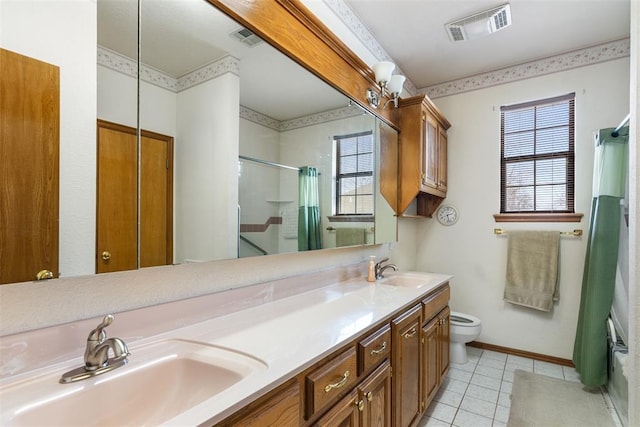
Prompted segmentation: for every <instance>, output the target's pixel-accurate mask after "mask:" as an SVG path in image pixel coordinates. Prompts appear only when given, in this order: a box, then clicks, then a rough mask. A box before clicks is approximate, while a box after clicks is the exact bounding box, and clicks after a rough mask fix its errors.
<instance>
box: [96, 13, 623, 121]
mask: <svg viewBox="0 0 640 427" xmlns="http://www.w3.org/2000/svg"><path fill="white" fill-rule="evenodd" d="M308 1H322V0H308ZM629 2H630V0H510V2H509V3H510V5H511V18H512V22H513V24H512V25H511V26H510V27H507V28H505V29H503V30H501V31H498V32H496V33H494V34H491V35H489V36H485V37H483V38H479V39H476V40H469V41H464V42H458V43H453V42H451V41H449V37H448V35H447V32H446V31H445V28H444V24H445V23H447V22H451V21H453V20H457V19H460V18H464V17H465V16H467V15H470V14H473V13H477V12H480V11H483V10H485V9H489V8H493V7H496V6H500V5H502V4H504V1H502V0H344V1H342V0H332V1H328V0H327V1H326V4H327V5H329V7H331V5H335V4H338V5H342V6H345V5H346V8H344V9H343V12H344V11H346V13H347V14H349V15H350V16H351V17H352V18H353V17H357V18H359V20H360V21H361V23H359V22H358V21H357V19H356V20H353V19H351V20H345V19H344V17H343V21H345V22H351V25H352V26H353V25H357V26H359V27H360V28H359V29H360V30H363V29H364V34H365V37H363V36H362V34H363V32H362V31H360V33H359V34H361V35H360V38H361V39H362V40H363V43H364V44H366V43H375V41H377V42H378V43H379V45H378V46H377V48H378V49H377V51H378V52H382V56H386V55H388V56H389V57H390V58H391V60H392V61H394V62H395V63H396V64H397V65H398V66H399V68H400V70H401V72H402V73H403V74H405V75H406V76H407V78H408V79H409V80H410V82H411V83H412V84H413V86H414V87H415V88H417V89H418V92H426V91H425V90H423V89H425V88H427V87H429V86H432V85H435V84H439V83H444V82H448V81H452V80H456V79H460V78H463V77H469V76H473V75H477V74H479V73H485V72H489V71H493V70H498V69H501V68H504V67H508V66H512V65H516V64H522V63H524V62H528V61H531V60H536V59H541V58H547V57H550V56H554V55H557V54H561V53H566V52H570V51H573V50H576V49H580V48H585V47H589V46H593V45H597V44H600V43H603V42H609V41H614V40H619V39H622V38H626V37H629V33H630V28H629V27H630V19H629V14H630V3H629ZM97 4H98V44H99V45H101V46H103V47H106V48H108V49H110V50H114V51H116V52H119V53H121V54H123V55H125V56H128V57H129V58H136V57H137V30H136V28H137V26H136V24H137V0H97ZM397 23H400V24H397ZM239 28H241V27H240V25H239V24H237V23H235V22H233V21H232V20H231V19H229V18H228V17H226V16H225V15H223V14H222V13H221V12H219V11H218V10H217V9H215V8H214V7H212V6H211V5H210V4H209V3H207V2H206V1H205V0H143V1H142V32H141V34H142V35H141V40H142V47H141V58H142V61H143V63H145V64H146V65H149V66H151V67H153V68H155V69H158V70H162V71H163V72H165V73H167V74H168V75H170V76H173V77H174V78H179V77H181V76H183V75H185V74H186V73H189V72H192V71H194V70H196V69H198V68H199V67H202V66H203V65H206V64H209V63H211V62H212V61H215V60H217V59H220V58H221V57H223V56H224V55H227V54H230V55H232V56H234V57H235V58H238V59H239V60H240V67H239V69H240V80H241V84H240V91H241V93H240V98H241V99H240V101H241V104H242V105H243V106H245V107H248V108H250V109H253V110H255V111H258V112H261V113H263V114H265V115H267V116H269V117H272V118H274V119H276V120H280V121H283V120H288V119H292V118H297V117H303V116H305V115H309V114H313V113H316V112H320V111H327V110H330V109H334V108H338V107H341V106H345V105H346V104H347V100H346V99H345V97H344V96H342V95H341V94H339V93H338V92H337V91H335V90H333V89H332V88H330V87H329V86H328V85H326V84H325V83H323V82H320V81H319V80H318V79H317V78H315V77H313V76H311V75H310V73H308V72H306V71H305V70H303V69H302V67H300V66H298V65H297V64H295V63H293V61H291V60H290V59H288V58H286V57H285V56H284V55H282V54H280V53H279V52H277V51H276V50H275V49H274V48H272V47H271V46H269V45H268V44H266V43H260V44H259V45H257V46H254V47H247V46H246V45H243V44H242V43H240V42H238V41H237V40H234V39H232V38H231V37H230V36H229V33H230V32H232V31H233V30H236V29H239ZM367 33H370V34H371V35H373V37H374V39H375V40H373V41H372V40H371V39H370V37H366V34H367ZM370 50H372V49H371V48H370ZM372 51H374V50H372ZM376 56H378V57H379V56H380V55H379V54H378V55H376ZM378 59H384V58H378ZM265 64H268V66H265ZM305 88H308V90H306V89H305ZM310 99H313V100H314V104H315V105H313V106H311V105H309V100H310ZM274 100H277V102H274Z"/></svg>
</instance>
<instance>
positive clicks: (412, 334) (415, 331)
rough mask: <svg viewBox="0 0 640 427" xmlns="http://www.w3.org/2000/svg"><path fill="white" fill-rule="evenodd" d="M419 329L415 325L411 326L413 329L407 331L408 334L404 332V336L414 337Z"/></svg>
mask: <svg viewBox="0 0 640 427" xmlns="http://www.w3.org/2000/svg"><path fill="white" fill-rule="evenodd" d="M417 332H418V331H417V330H416V328H415V327H413V328H411V330H410V331H409V332H407V333H406V334H404V335H403V336H404V337H405V338H411V337H413V336H414V335H415V334H416V333H417Z"/></svg>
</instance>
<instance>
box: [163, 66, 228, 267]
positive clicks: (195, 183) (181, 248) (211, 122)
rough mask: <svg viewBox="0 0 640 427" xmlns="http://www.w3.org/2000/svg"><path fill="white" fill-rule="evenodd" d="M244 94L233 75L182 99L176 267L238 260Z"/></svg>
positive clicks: (203, 85)
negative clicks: (239, 167)
mask: <svg viewBox="0 0 640 427" xmlns="http://www.w3.org/2000/svg"><path fill="white" fill-rule="evenodd" d="M239 94H240V88H239V79H238V76H236V75H235V74H232V73H227V74H224V75H222V76H220V77H217V78H215V79H212V80H209V81H207V82H205V83H201V84H199V85H197V86H194V87H192V88H190V89H187V90H184V91H182V92H180V93H179V94H178V104H177V105H178V106H177V112H178V113H177V114H178V116H177V117H178V119H177V123H178V125H177V134H178V135H179V141H178V143H177V144H176V149H175V176H176V179H175V182H176V191H175V199H176V200H175V206H176V211H175V224H176V229H175V236H176V238H175V248H176V259H175V261H176V262H183V261H184V260H185V259H187V260H212V259H227V258H234V257H236V256H237V228H238V227H237V205H238V138H239V120H240V119H239V115H240V105H239V99H240V98H239V96H240V95H239ZM203 236H207V238H203Z"/></svg>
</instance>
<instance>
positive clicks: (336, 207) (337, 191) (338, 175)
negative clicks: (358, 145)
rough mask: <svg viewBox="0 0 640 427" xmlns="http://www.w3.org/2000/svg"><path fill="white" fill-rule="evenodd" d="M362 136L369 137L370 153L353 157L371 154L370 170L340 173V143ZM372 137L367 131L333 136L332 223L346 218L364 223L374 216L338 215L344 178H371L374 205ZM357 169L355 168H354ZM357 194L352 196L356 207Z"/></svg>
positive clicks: (373, 146) (373, 147)
mask: <svg viewBox="0 0 640 427" xmlns="http://www.w3.org/2000/svg"><path fill="white" fill-rule="evenodd" d="M362 136H369V137H370V138H371V151H370V152H366V153H356V154H355V156H358V157H359V156H361V155H363V154H369V153H370V154H371V170H370V171H365V172H357V171H356V172H351V173H341V172H340V166H341V162H340V159H341V157H344V156H341V155H340V143H341V141H343V140H346V139H351V138H359V137H362ZM373 137H374V135H373V131H371V130H369V131H363V132H356V133H350V134H345V135H337V136H334V138H333V140H334V141H335V157H334V164H335V185H334V193H335V194H334V212H333V215H332V216H331V218H333V221H340V219H341V218H342V219H344V220H347V219H348V218H354V219H355V220H359V221H364V220H367V219H369V218H372V217H373V215H374V212H367V213H340V197H341V191H340V180H341V179H344V178H359V177H366V176H369V177H371V182H372V188H371V193H370V195H371V197H372V200H373V202H374V203H375V188H374V187H375V184H374V172H375V141H374V138H373ZM356 169H357V168H356ZM362 195H369V194H368V193H367V194H362ZM358 196H360V195H358V194H356V195H354V197H356V206H357V199H358ZM372 207H373V210H375V206H374V205H372Z"/></svg>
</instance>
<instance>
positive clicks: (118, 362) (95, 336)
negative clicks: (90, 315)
mask: <svg viewBox="0 0 640 427" xmlns="http://www.w3.org/2000/svg"><path fill="white" fill-rule="evenodd" d="M113 319H114V317H113V316H112V315H111V314H109V315H107V316H105V317H104V319H102V322H101V323H100V324H99V325H98V326H96V328H95V329H94V330H92V331H91V332H90V333H89V336H88V337H87V347H86V349H85V351H84V366H81V367H79V368H76V369H74V370H72V371H69V372H67V373H65V374H63V375H62V377H61V378H60V382H61V383H63V384H64V383H71V382H75V381H80V380H84V379H86V378H91V377H94V376H96V375H100V374H103V373H105V372H109V371H112V370H114V369H116V368H118V367H120V366H123V365H125V364H126V363H127V362H128V360H127V357H128V356H129V354H130V353H129V349H128V348H127V345H126V344H125V342H124V341H122V340H121V339H120V338H109V339H107V333H106V332H105V331H104V329H105V328H106V327H107V326H109V325H110V324H111V323H113ZM109 350H111V352H112V353H113V357H111V358H110V357H109Z"/></svg>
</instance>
